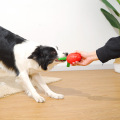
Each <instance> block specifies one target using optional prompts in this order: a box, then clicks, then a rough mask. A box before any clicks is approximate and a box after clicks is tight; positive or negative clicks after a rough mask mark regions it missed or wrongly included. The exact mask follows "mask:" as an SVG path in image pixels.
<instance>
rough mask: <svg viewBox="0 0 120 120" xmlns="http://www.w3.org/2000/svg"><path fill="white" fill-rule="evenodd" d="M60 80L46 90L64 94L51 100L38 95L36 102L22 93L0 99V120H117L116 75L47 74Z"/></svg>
mask: <svg viewBox="0 0 120 120" xmlns="http://www.w3.org/2000/svg"><path fill="white" fill-rule="evenodd" d="M46 75H47V76H52V77H60V78H63V80H62V81H59V82H56V83H52V84H50V85H49V86H50V88H51V89H52V90H53V91H55V92H57V93H62V94H64V95H65V99H63V100H55V99H52V98H49V97H47V96H46V95H45V94H44V93H42V94H41V95H42V96H43V97H44V98H45V99H46V102H45V103H36V102H35V101H34V100H33V99H32V98H29V97H27V96H26V95H25V93H23V92H22V93H18V94H15V95H11V96H9V97H6V98H2V99H0V120H120V74H118V73H115V72H114V71H113V70H96V71H66V72H47V73H46Z"/></svg>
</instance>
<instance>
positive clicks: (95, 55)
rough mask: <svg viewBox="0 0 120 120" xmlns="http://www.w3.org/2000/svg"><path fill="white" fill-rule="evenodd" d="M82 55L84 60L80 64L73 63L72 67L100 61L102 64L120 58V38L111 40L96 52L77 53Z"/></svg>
mask: <svg viewBox="0 0 120 120" xmlns="http://www.w3.org/2000/svg"><path fill="white" fill-rule="evenodd" d="M77 52H78V53H80V54H81V56H82V59H81V61H80V62H76V63H73V64H72V65H82V66H86V65H88V64H90V63H91V62H93V61H96V60H100V61H101V62H102V63H105V62H107V61H108V60H110V59H115V58H119V57H120V36H119V37H115V38H111V39H110V40H109V41H108V42H107V43H106V44H105V45H104V46H103V47H101V48H99V49H97V50H96V51H94V52H83V51H77Z"/></svg>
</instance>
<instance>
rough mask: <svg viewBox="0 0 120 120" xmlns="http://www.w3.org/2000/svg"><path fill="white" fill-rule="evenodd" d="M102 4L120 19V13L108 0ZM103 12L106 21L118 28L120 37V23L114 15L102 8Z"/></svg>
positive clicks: (119, 0)
mask: <svg viewBox="0 0 120 120" xmlns="http://www.w3.org/2000/svg"><path fill="white" fill-rule="evenodd" d="M102 2H103V3H104V4H105V5H106V6H107V7H109V8H110V9H111V10H112V11H113V12H114V13H115V14H116V15H117V16H118V17H120V13H119V12H118V11H117V10H116V9H115V7H113V6H112V5H111V4H110V3H109V2H108V1H107V0H102ZM117 2H118V3H119V4H120V0H117ZM101 12H102V13H103V14H104V16H105V17H106V19H107V20H108V21H109V23H110V24H111V25H112V26H113V27H115V28H117V29H118V30H119V35H120V23H119V21H118V20H117V19H116V18H115V17H114V16H113V15H112V13H109V12H108V11H106V10H105V9H103V8H101Z"/></svg>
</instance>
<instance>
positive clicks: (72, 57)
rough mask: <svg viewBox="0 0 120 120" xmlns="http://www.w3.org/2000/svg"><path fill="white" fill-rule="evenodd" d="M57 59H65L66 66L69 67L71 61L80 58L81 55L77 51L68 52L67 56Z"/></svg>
mask: <svg viewBox="0 0 120 120" xmlns="http://www.w3.org/2000/svg"><path fill="white" fill-rule="evenodd" d="M58 60H63V61H64V60H67V67H70V64H72V63H73V62H76V61H80V60H81V55H80V54H79V53H70V54H69V55H68V56H67V57H64V58H59V59H58Z"/></svg>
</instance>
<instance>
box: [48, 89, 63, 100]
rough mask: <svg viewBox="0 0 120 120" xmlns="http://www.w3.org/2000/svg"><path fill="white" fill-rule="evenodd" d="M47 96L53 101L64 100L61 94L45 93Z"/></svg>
mask: <svg viewBox="0 0 120 120" xmlns="http://www.w3.org/2000/svg"><path fill="white" fill-rule="evenodd" d="M47 94H48V96H49V97H51V98H55V99H63V98H64V95H62V94H57V93H54V92H51V91H50V92H47Z"/></svg>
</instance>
